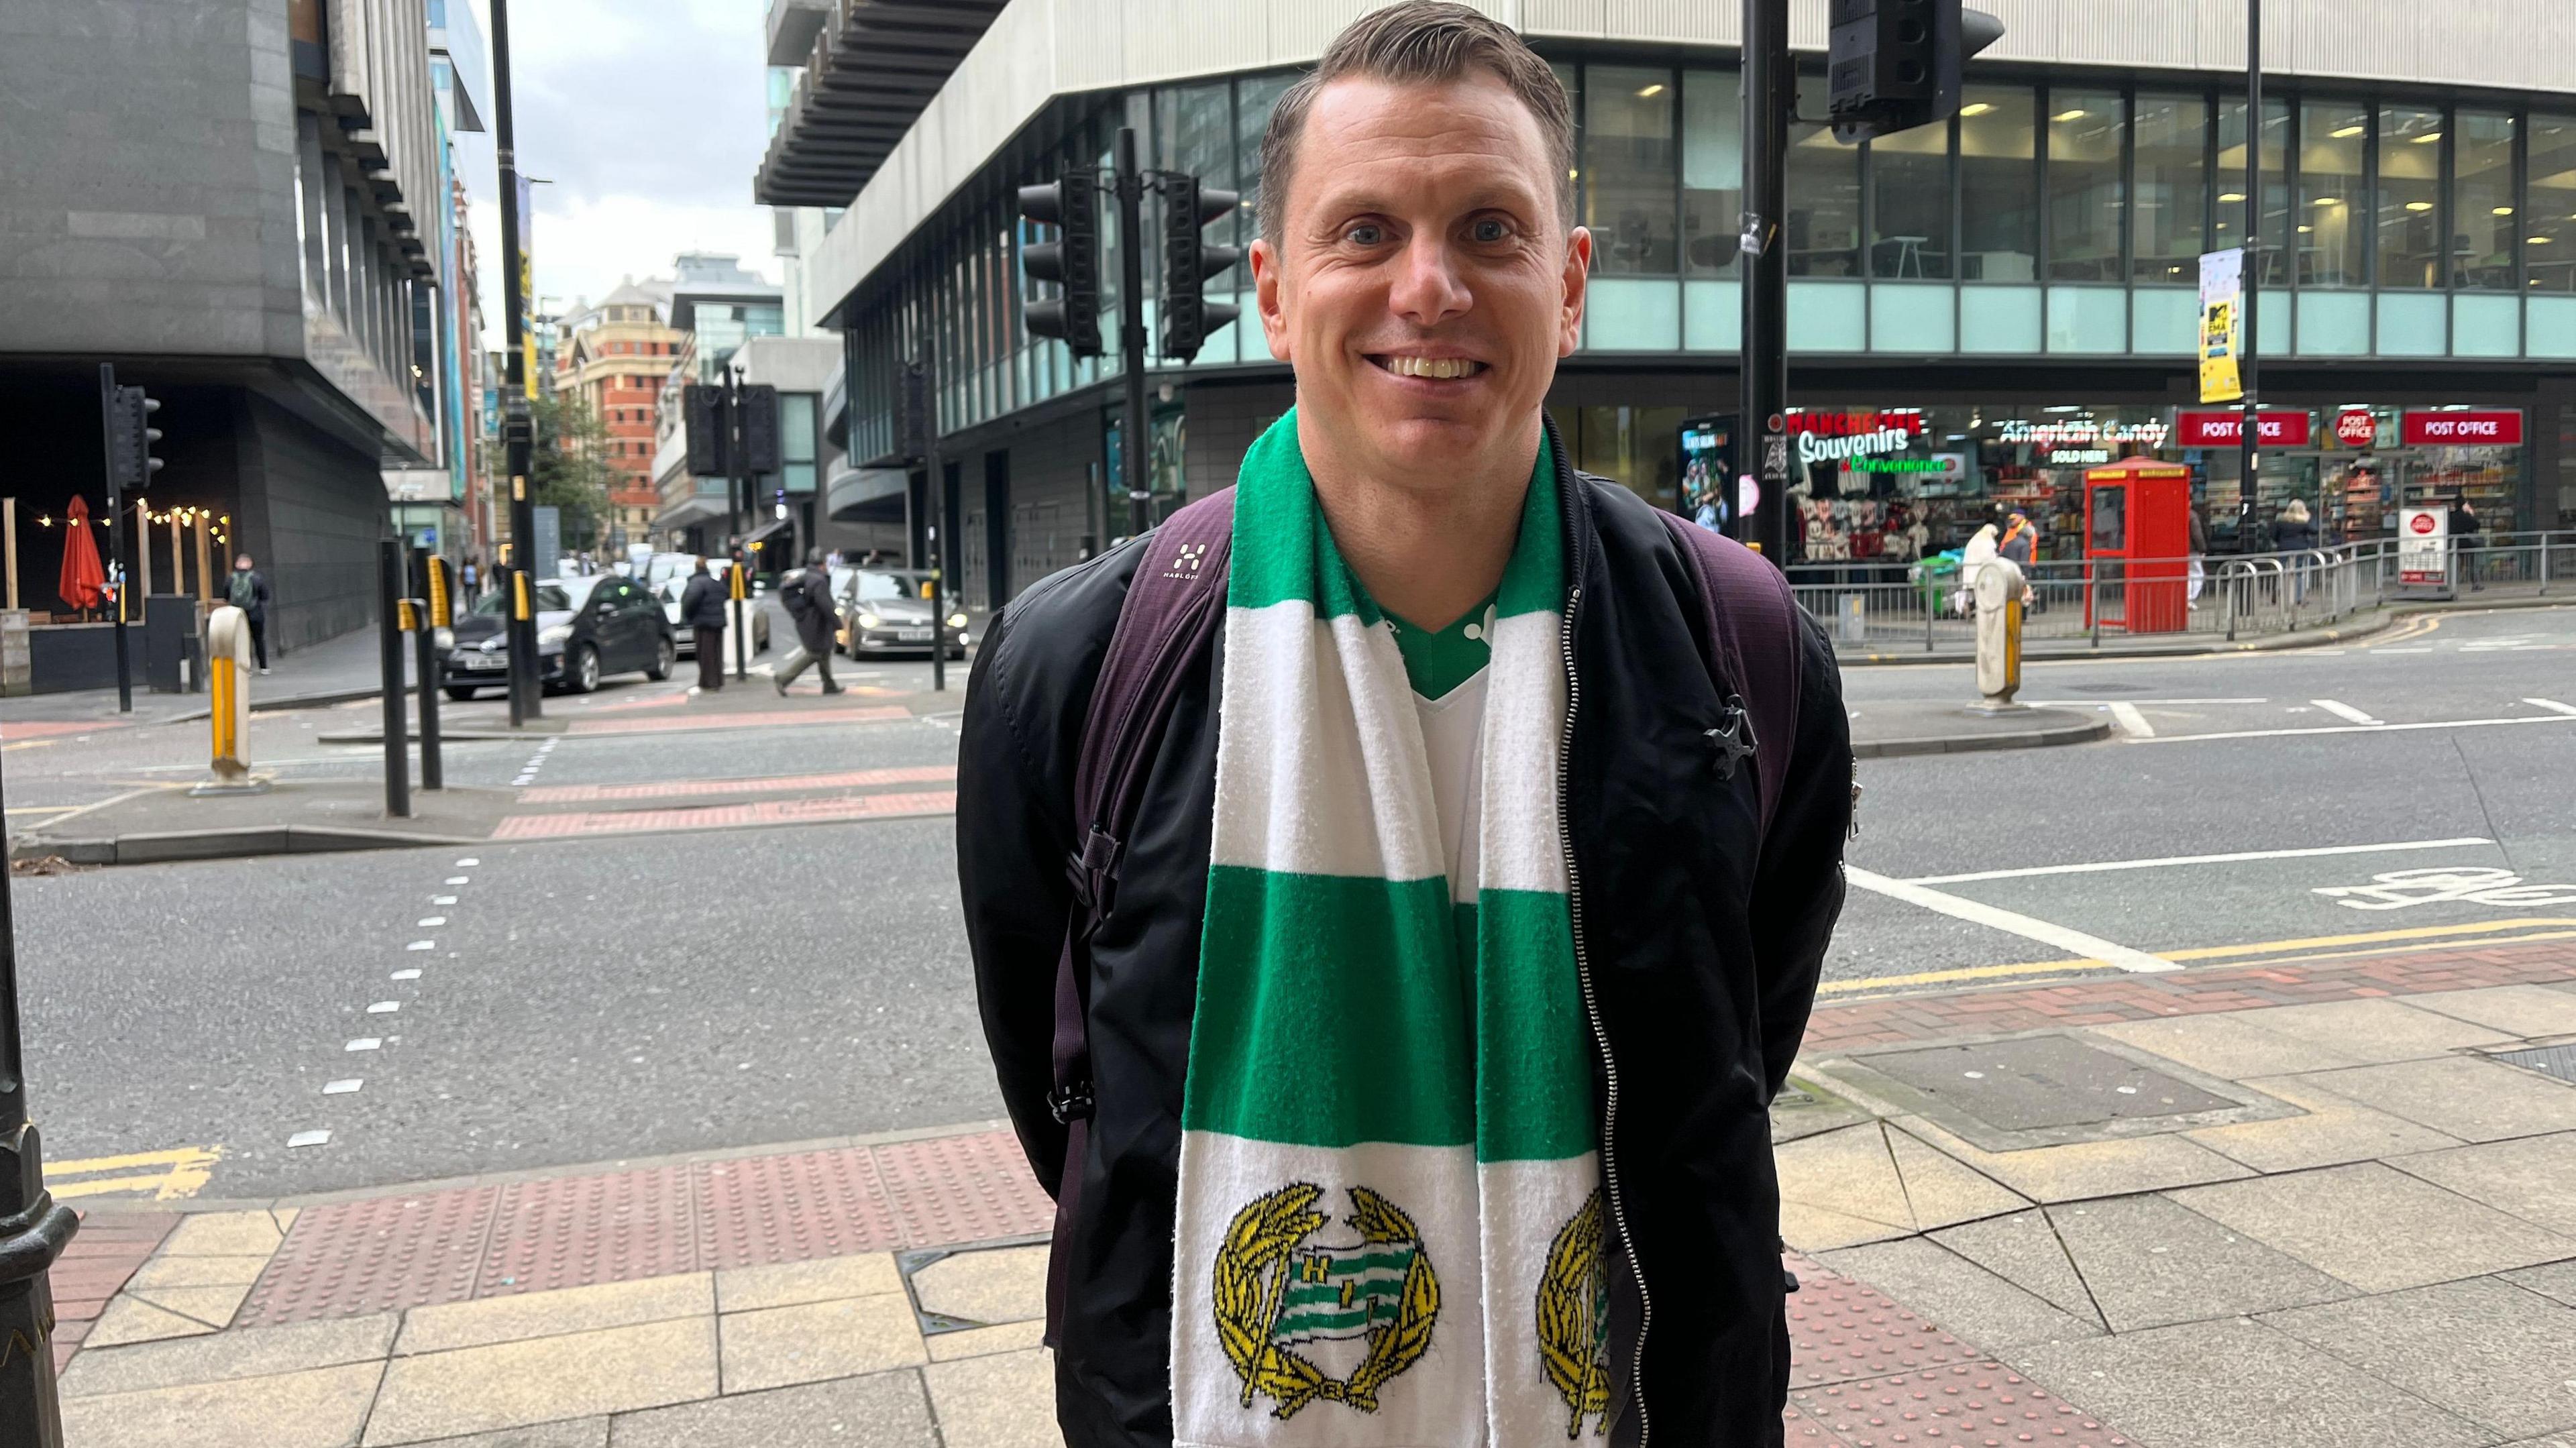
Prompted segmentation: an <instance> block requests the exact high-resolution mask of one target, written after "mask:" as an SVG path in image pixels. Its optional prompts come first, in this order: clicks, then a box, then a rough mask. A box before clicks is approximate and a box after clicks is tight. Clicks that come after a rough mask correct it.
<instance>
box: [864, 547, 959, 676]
mask: <svg viewBox="0 0 2576 1448" xmlns="http://www.w3.org/2000/svg"><path fill="white" fill-rule="evenodd" d="M845 572H846V576H841V575H838V574H836V575H835V577H834V580H833V590H832V598H833V612H835V613H836V614H838V615H839V616H840V620H841V628H840V645H841V650H842V652H844V653H846V654H848V655H849V656H850V657H851V658H854V659H857V658H865V657H867V656H868V655H870V654H893V653H914V652H917V653H922V654H928V653H929V652H930V651H931V648H932V647H933V645H932V643H931V637H932V634H933V629H932V627H931V625H932V623H933V622H934V620H933V617H932V615H931V611H930V600H929V599H928V598H927V597H925V596H924V595H925V594H927V593H928V592H929V589H930V575H929V574H927V573H921V572H916V571H913V570H908V569H886V568H853V569H848V570H845ZM937 632H938V633H940V634H942V635H944V636H945V637H946V639H947V643H948V656H949V657H950V658H952V659H962V658H964V657H966V645H967V644H968V643H970V642H972V640H970V639H969V638H968V637H967V635H966V611H965V610H964V609H962V608H957V607H955V605H954V602H953V601H952V603H951V605H950V612H949V615H948V621H947V623H946V625H945V626H944V627H942V628H940V629H938V630H937Z"/></svg>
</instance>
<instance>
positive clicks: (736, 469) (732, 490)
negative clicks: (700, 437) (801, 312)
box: [724, 363, 775, 682]
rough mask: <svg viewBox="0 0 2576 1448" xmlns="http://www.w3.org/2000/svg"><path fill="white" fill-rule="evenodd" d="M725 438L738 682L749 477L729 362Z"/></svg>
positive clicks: (746, 639) (746, 624)
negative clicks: (735, 583)
mask: <svg viewBox="0 0 2576 1448" xmlns="http://www.w3.org/2000/svg"><path fill="white" fill-rule="evenodd" d="M724 438H725V506H726V507H727V508H728V509H729V510H731V517H730V519H729V521H730V522H731V524H732V533H733V567H734V576H735V577H736V578H737V579H738V580H739V581H740V585H741V588H740V592H739V593H738V594H737V596H736V597H735V598H734V601H733V676H734V679H735V681H736V682H740V681H742V680H745V679H749V678H750V677H751V627H750V621H749V620H748V619H746V618H744V617H743V613H744V611H745V610H746V609H748V608H750V607H752V604H751V550H750V549H749V548H746V547H744V546H743V522H742V515H743V495H744V494H745V493H746V492H748V491H750V488H751V483H750V474H749V473H747V472H746V471H745V470H744V468H743V462H744V458H743V455H742V371H741V369H740V368H738V367H735V366H733V365H732V364H730V363H728V364H726V366H725V375H724ZM773 667H775V665H774V664H773Z"/></svg>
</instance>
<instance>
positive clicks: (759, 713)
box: [566, 704, 912, 734]
mask: <svg viewBox="0 0 2576 1448" xmlns="http://www.w3.org/2000/svg"><path fill="white" fill-rule="evenodd" d="M911 717H912V711H911V710H909V709H906V708H904V707H903V706H902V705H900V704H860V705H855V706H853V705H823V706H821V707H818V708H812V709H758V710H750V711H747V712H744V713H739V714H714V713H709V714H687V715H683V716H681V717H679V718H676V719H674V718H671V717H669V716H667V715H654V716H651V717H641V718H634V719H595V718H594V719H576V720H574V721H573V722H572V725H571V727H570V729H569V730H567V731H566V732H568V733H572V734H671V733H676V732H678V731H680V730H683V729H766V728H771V727H774V726H777V725H781V724H865V723H868V722H871V721H873V720H879V719H909V718H911Z"/></svg>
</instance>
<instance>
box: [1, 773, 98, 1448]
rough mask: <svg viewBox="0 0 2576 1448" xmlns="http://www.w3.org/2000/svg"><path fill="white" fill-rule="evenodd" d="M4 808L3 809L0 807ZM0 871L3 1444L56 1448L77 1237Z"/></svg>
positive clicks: (15, 924)
mask: <svg viewBox="0 0 2576 1448" xmlns="http://www.w3.org/2000/svg"><path fill="white" fill-rule="evenodd" d="M0 803H5V801H0ZM9 891H10V884H9V877H8V872H7V871H6V870H0V1349H6V1350H5V1351H0V1443H9V1444H12V1445H25V1448H63V1414H62V1405H61V1400H60V1398H59V1397H58V1396H57V1394H56V1392H55V1388H54V1291H53V1284H52V1283H51V1282H50V1281H49V1280H48V1279H47V1277H46V1273H47V1272H49V1271H50V1270H51V1269H52V1267H53V1265H54V1259H55V1258H57V1257H59V1256H61V1255H62V1251H63V1247H64V1245H65V1244H66V1243H68V1242H70V1241H71V1239H72V1234H73V1233H74V1232H76V1231H79V1230H80V1219H79V1218H77V1217H75V1216H73V1215H72V1209H71V1208H69V1207H67V1206H64V1205H63V1204H62V1203H60V1202H57V1201H55V1200H54V1199H53V1197H52V1196H51V1195H50V1194H48V1193H47V1192H46V1191H45V1163H44V1152H43V1151H42V1149H41V1148H40V1146H39V1144H38V1142H37V1140H36V1128H35V1124H34V1123H33V1122H30V1121H29V1120H28V1119H27V1078H26V1073H25V1071H24V1069H23V1068H24V1065H25V1063H24V1061H23V1060H22V1059H21V1056H20V1052H19V1039H18V922H17V919H16V917H15V915H14V913H13V912H12V910H11V906H10V899H9Z"/></svg>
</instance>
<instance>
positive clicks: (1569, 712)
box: [1556, 584, 1655, 1448]
mask: <svg viewBox="0 0 2576 1448" xmlns="http://www.w3.org/2000/svg"><path fill="white" fill-rule="evenodd" d="M1582 607H1583V586H1582V585H1581V584H1576V585H1575V586H1574V587H1572V588H1570V589H1568V590H1566V594H1565V631H1564V634H1563V636H1562V638H1561V640H1560V642H1561V643H1562V644H1563V646H1564V651H1565V731H1564V734H1563V736H1562V738H1561V740H1560V741H1559V743H1558V747H1557V754H1556V802H1557V823H1556V830H1557V844H1558V847H1559V848H1560V849H1561V850H1562V851H1563V852H1564V854H1565V908H1566V916H1567V923H1568V924H1569V925H1570V926H1571V928H1572V930H1573V932H1574V978H1575V981H1576V982H1577V983H1578V984H1579V985H1580V986H1581V987H1582V990H1583V1014H1584V1017H1585V1018H1586V1019H1587V1020H1589V1021H1590V1022H1591V1023H1592V1041H1593V1044H1594V1046H1596V1047H1597V1048H1599V1050H1600V1052H1601V1074H1602V1076H1603V1078H1604V1081H1605V1083H1606V1085H1605V1088H1604V1099H1603V1101H1602V1106H1601V1182H1602V1186H1603V1188H1604V1189H1605V1190H1606V1191H1607V1192H1608V1193H1609V1195H1610V1225H1611V1227H1612V1228H1613V1229H1614V1230H1615V1231H1617V1232H1618V1234H1619V1241H1620V1243H1621V1244H1622V1245H1623V1246H1625V1247H1626V1248H1627V1249H1628V1250H1627V1258H1628V1271H1629V1275H1631V1276H1632V1277H1634V1278H1635V1279H1636V1282H1637V1307H1638V1316H1637V1357H1636V1361H1635V1362H1634V1363H1633V1364H1632V1365H1631V1366H1630V1369H1629V1373H1628V1383H1629V1387H1630V1391H1632V1392H1633V1393H1634V1394H1635V1395H1636V1399H1637V1448H1646V1439H1647V1437H1648V1436H1649V1434H1650V1433H1651V1432H1652V1430H1653V1424H1652V1422H1651V1421H1650V1420H1649V1419H1648V1418H1647V1416H1646V1332H1647V1330H1648V1329H1649V1328H1651V1327H1653V1326H1654V1323H1655V1304H1654V1301H1653V1299H1651V1298H1649V1297H1648V1296H1647V1295H1646V1269H1645V1268H1644V1267H1642V1266H1640V1265H1638V1262H1637V1245H1636V1239H1635V1238H1633V1237H1631V1236H1629V1235H1628V1212H1627V1204H1626V1202H1625V1200H1624V1199H1623V1198H1622V1197H1621V1196H1620V1193H1619V1164H1618V1162H1617V1160H1616V1159H1615V1158H1614V1157H1613V1156H1612V1154H1611V1150H1610V1142H1611V1138H1612V1137H1613V1136H1614V1135H1615V1134H1616V1131H1617V1127H1618V1124H1619V1064H1618V1062H1616V1061H1614V1060H1612V1059H1611V1057H1610V1033H1609V1032H1608V1031H1606V1030H1603V1029H1602V1026H1601V1003H1600V1001H1599V1000H1598V999H1596V998H1595V997H1594V995H1593V993H1592V962H1591V959H1590V957H1588V956H1586V955H1585V954H1584V951H1583V881H1582V872H1581V871H1580V870H1579V869H1578V868H1577V867H1576V865H1575V863H1574V827H1573V825H1572V823H1571V810H1570V806H1569V801H1568V787H1569V785H1570V784H1571V782H1572V780H1573V777H1574V716H1575V714H1576V712H1577V710H1578V709H1579V707H1580V706H1581V704H1582V702H1583V681H1582V680H1581V679H1580V678H1578V677H1576V675H1575V672H1574V625H1575V620H1576V617H1577V616H1578V615H1579V614H1580V612H1581V611H1582ZM1602 1427H1603V1431H1604V1432H1605V1433H1606V1432H1607V1431H1608V1428H1609V1425H1608V1423H1607V1422H1606V1421H1605V1422H1604V1423H1603V1425H1602Z"/></svg>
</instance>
